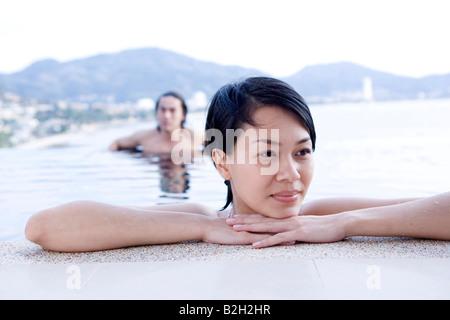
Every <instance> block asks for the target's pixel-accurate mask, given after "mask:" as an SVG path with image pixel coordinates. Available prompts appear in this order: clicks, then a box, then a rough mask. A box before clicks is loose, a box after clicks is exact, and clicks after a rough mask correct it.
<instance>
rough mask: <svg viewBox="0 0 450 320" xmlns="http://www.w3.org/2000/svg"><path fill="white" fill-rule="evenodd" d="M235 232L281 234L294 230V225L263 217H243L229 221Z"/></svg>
mask: <svg viewBox="0 0 450 320" xmlns="http://www.w3.org/2000/svg"><path fill="white" fill-rule="evenodd" d="M227 223H228V224H229V225H230V226H232V227H233V230H235V231H247V232H265V233H279V232H286V231H290V230H292V228H293V227H294V225H293V224H292V222H291V221H289V220H282V219H271V218H266V217H264V216H261V215H242V216H236V217H235V218H232V219H227Z"/></svg>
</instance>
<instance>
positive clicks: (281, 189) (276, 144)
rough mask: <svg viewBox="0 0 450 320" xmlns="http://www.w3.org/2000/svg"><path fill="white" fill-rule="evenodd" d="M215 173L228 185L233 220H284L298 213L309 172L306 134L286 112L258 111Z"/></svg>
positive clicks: (311, 163)
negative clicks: (259, 216)
mask: <svg viewBox="0 0 450 320" xmlns="http://www.w3.org/2000/svg"><path fill="white" fill-rule="evenodd" d="M253 120H254V122H255V123H256V127H253V126H250V125H246V126H244V128H243V130H244V134H242V135H241V136H239V138H238V139H237V141H236V144H235V148H234V152H233V154H230V155H226V161H225V163H224V164H223V166H221V167H220V168H219V167H218V169H219V172H220V173H221V174H222V177H224V178H225V179H226V180H230V182H231V187H232V191H233V208H234V211H235V214H251V213H258V214H262V215H264V216H267V217H272V218H287V217H291V216H296V215H298V214H299V212H300V208H301V205H302V202H303V200H304V198H305V195H306V193H307V191H308V188H309V185H310V183H311V180H312V177H313V171H314V158H313V153H312V142H311V139H310V136H309V133H308V131H307V130H306V129H305V128H304V127H303V125H302V124H301V123H300V121H299V120H297V119H296V118H295V116H294V115H293V114H291V113H290V112H289V111H287V110H284V109H282V108H279V107H275V106H267V107H262V108H260V109H258V110H257V111H256V112H255V113H254V115H253Z"/></svg>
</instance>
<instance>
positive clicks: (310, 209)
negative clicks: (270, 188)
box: [300, 197, 420, 215]
mask: <svg viewBox="0 0 450 320" xmlns="http://www.w3.org/2000/svg"><path fill="white" fill-rule="evenodd" d="M419 199H420V198H403V199H372V198H350V197H349V198H328V199H319V200H313V201H310V202H307V203H304V204H303V205H302V208H301V210H300V214H301V215H328V214H336V213H341V212H346V211H353V210H360V209H366V208H375V207H383V206H390V205H395V204H400V203H405V202H410V201H415V200H419Z"/></svg>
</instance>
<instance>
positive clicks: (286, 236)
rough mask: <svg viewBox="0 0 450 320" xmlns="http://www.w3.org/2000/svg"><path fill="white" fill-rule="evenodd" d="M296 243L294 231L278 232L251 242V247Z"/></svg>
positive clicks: (260, 247)
mask: <svg viewBox="0 0 450 320" xmlns="http://www.w3.org/2000/svg"><path fill="white" fill-rule="evenodd" d="M295 243H296V240H295V233H294V232H284V233H278V234H276V235H274V236H272V237H269V238H266V239H263V240H260V241H257V242H255V243H253V248H255V249H262V248H267V247H273V246H276V245H282V244H283V245H293V244H295Z"/></svg>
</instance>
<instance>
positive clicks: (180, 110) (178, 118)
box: [109, 92, 203, 156]
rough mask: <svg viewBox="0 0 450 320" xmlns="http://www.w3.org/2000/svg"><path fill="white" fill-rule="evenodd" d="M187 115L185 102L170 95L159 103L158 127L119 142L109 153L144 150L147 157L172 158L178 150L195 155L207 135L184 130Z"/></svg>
mask: <svg viewBox="0 0 450 320" xmlns="http://www.w3.org/2000/svg"><path fill="white" fill-rule="evenodd" d="M186 114H187V106H186V103H185V102H184V99H183V98H182V97H181V96H180V95H179V94H177V93H175V92H167V93H165V94H163V95H162V96H161V97H160V98H159V99H158V101H157V102H156V120H157V122H158V127H157V128H156V129H150V130H141V131H138V132H136V133H134V134H132V135H131V136H128V137H124V138H120V139H117V140H116V141H114V142H113V143H112V144H111V145H110V147H109V150H111V151H118V150H122V149H130V148H135V147H137V146H141V147H142V149H143V152H144V153H145V154H170V153H171V152H172V150H173V148H174V147H175V146H177V148H178V149H179V150H180V149H181V150H184V151H187V150H190V151H191V153H192V154H193V155H195V154H197V151H199V150H200V147H201V146H202V144H203V135H201V134H194V131H192V130H189V129H184V122H185V121H186ZM179 129H183V130H179ZM185 156H186V155H185Z"/></svg>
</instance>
